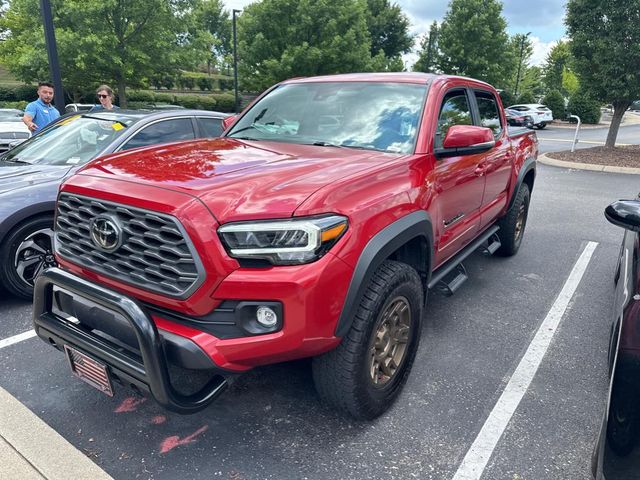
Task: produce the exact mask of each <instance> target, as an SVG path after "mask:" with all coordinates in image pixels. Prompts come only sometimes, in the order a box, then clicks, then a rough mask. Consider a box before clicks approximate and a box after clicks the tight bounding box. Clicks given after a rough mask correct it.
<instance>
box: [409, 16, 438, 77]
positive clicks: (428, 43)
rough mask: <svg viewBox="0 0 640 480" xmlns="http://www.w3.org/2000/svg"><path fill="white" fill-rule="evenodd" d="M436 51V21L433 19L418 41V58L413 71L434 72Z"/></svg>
mask: <svg viewBox="0 0 640 480" xmlns="http://www.w3.org/2000/svg"><path fill="white" fill-rule="evenodd" d="M437 53H438V22H436V21H435V20H434V21H433V23H432V24H431V27H430V28H429V33H427V34H426V35H425V36H424V37H423V38H422V42H420V53H419V54H418V60H417V61H416V63H415V65H414V66H413V71H414V72H435V71H436V56H437Z"/></svg>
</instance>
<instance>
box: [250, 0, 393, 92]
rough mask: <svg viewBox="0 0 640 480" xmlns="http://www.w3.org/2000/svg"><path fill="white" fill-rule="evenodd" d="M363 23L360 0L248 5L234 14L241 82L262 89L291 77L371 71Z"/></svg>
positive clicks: (285, 0)
mask: <svg viewBox="0 0 640 480" xmlns="http://www.w3.org/2000/svg"><path fill="white" fill-rule="evenodd" d="M366 22H367V4H366V2H365V1H364V0H318V1H314V0H263V1H261V2H256V3H252V4H250V5H249V6H247V7H246V8H245V9H244V11H243V13H242V15H240V17H239V19H238V53H239V61H240V65H239V74H240V78H241V80H242V83H243V87H244V88H246V89H249V90H253V91H261V90H264V89H265V88H267V87H268V86H270V85H272V84H274V83H276V82H279V81H281V80H284V79H286V78H289V77H293V76H307V75H322V74H332V73H346V72H356V71H368V70H370V69H371V68H372V66H373V61H372V58H371V36H370V34H369V31H368V30H367V23H366ZM383 57H384V55H383ZM378 59H380V58H379V57H378Z"/></svg>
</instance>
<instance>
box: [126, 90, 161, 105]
mask: <svg viewBox="0 0 640 480" xmlns="http://www.w3.org/2000/svg"><path fill="white" fill-rule="evenodd" d="M127 100H129V101H131V102H144V103H153V102H154V101H155V100H156V96H155V95H154V94H153V92H147V91H144V90H131V91H130V92H128V93H127Z"/></svg>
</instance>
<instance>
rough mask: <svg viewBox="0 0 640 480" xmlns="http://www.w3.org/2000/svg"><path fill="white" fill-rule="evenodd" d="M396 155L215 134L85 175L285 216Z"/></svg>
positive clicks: (138, 153)
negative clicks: (323, 191) (334, 185)
mask: <svg viewBox="0 0 640 480" xmlns="http://www.w3.org/2000/svg"><path fill="white" fill-rule="evenodd" d="M398 156H399V155H398V154H394V153H383V152H376V151H371V150H356V149H352V148H339V147H319V146H313V145H295V144H286V143H280V142H250V141H239V140H235V139H230V138H218V139H209V140H198V141H191V142H180V143H174V144H168V145H161V146H156V147H149V148H143V149H137V150H133V151H130V152H122V153H117V154H113V155H110V156H107V157H103V158H102V159H98V160H96V161H94V162H91V163H90V164H88V165H87V166H86V167H84V168H83V169H82V170H81V174H82V175H90V176H94V177H95V176H98V177H103V178H112V179H117V180H123V181H131V182H134V183H137V184H146V185H152V186H156V187H160V188H164V189H170V190H174V191H178V192H181V193H186V194H188V195H191V196H195V197H198V198H199V199H200V200H201V201H202V202H203V203H204V204H205V205H206V206H207V207H208V208H209V210H210V211H211V212H212V213H213V214H214V215H215V217H216V218H217V219H218V221H219V222H221V223H225V222H228V221H235V220H248V219H260V218H278V217H280V218H282V217H288V216H291V215H292V214H293V212H294V211H295V209H296V208H297V207H298V206H299V205H300V204H301V203H302V202H303V201H304V200H306V199H307V198H308V197H309V196H310V195H312V194H313V193H314V192H315V191H317V190H318V189H320V188H322V187H324V186H326V185H328V184H331V183H332V182H334V181H336V180H339V179H342V178H344V177H346V176H349V175H352V174H355V173H358V172H362V171H364V170H367V169H372V168H375V167H377V166H379V165H380V164H383V163H386V162H389V161H390V160H391V159H393V158H397V157H398Z"/></svg>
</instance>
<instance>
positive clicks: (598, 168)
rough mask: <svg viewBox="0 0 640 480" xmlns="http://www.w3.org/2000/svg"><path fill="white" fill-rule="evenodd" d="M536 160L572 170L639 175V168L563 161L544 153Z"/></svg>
mask: <svg viewBox="0 0 640 480" xmlns="http://www.w3.org/2000/svg"><path fill="white" fill-rule="evenodd" d="M538 161H539V162H540V163H543V164H545V165H551V166H553V167H562V168H573V169H574V170H592V171H595V172H607V173H626V174H630V175H640V168H631V167H613V166H610V165H594V164H592V163H578V162H565V161H564V160H556V159H555V158H550V157H547V156H546V155H545V154H544V153H541V154H540V155H538Z"/></svg>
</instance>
